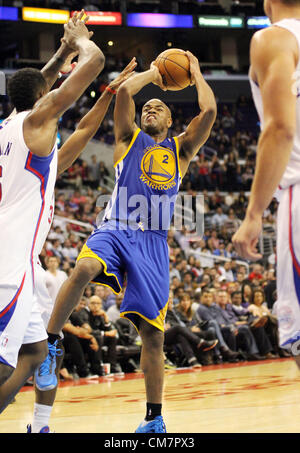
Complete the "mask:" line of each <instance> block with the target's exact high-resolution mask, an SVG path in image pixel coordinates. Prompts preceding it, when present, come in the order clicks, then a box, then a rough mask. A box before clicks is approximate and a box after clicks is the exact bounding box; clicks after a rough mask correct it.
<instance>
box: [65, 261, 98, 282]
mask: <svg viewBox="0 0 300 453" xmlns="http://www.w3.org/2000/svg"><path fill="white" fill-rule="evenodd" d="M101 272H102V264H101V263H100V262H99V261H98V260H96V259H93V258H82V259H81V260H79V261H78V262H77V264H76V266H75V268H74V270H73V272H72V274H71V280H72V281H73V282H74V283H75V284H77V285H79V286H85V285H87V284H88V283H89V282H90V281H91V280H92V279H93V278H94V277H95V276H96V275H98V274H100V273H101Z"/></svg>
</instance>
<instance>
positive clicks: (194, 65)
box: [185, 50, 201, 86]
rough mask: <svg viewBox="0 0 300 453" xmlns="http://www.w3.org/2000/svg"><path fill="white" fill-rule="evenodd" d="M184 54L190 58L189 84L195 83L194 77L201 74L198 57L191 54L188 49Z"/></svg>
mask: <svg viewBox="0 0 300 453" xmlns="http://www.w3.org/2000/svg"><path fill="white" fill-rule="evenodd" d="M185 53H186V56H187V57H188V59H189V60H190V73H191V83H190V85H191V86H192V85H195V78H196V77H200V76H201V69H200V65H199V61H198V58H197V57H195V55H193V54H192V52H190V51H189V50H187V51H186V52H185Z"/></svg>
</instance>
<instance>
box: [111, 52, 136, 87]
mask: <svg viewBox="0 0 300 453" xmlns="http://www.w3.org/2000/svg"><path fill="white" fill-rule="evenodd" d="M136 66H137V61H136V58H135V57H133V58H132V60H131V61H130V62H129V63H128V65H127V66H126V68H124V69H123V71H122V72H121V73H120V74H119V75H118V77H116V78H115V79H114V80H113V81H112V82H110V84H109V88H111V89H112V90H117V89H118V88H119V87H120V85H121V84H122V83H123V82H125V80H127V79H129V77H132V76H133V75H134V69H135V68H136Z"/></svg>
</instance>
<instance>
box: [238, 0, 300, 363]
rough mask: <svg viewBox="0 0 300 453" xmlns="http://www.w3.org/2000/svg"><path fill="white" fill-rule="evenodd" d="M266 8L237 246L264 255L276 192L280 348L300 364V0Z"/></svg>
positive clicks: (255, 256) (257, 49)
mask: <svg viewBox="0 0 300 453" xmlns="http://www.w3.org/2000/svg"><path fill="white" fill-rule="evenodd" d="M264 8H265V12H266V14H267V16H268V17H269V18H270V21H271V24H272V25H271V26H270V27H269V28H266V29H264V30H261V31H259V32H257V33H255V34H254V36H253V38H252V41H251V48H250V60H251V66H250V71H249V76H250V83H251V88H252V94H253V99H254V102H255V105H256V109H257V112H258V115H259V117H260V121H261V128H262V132H261V135H260V137H259V141H258V149H257V160H256V170H255V176H254V180H253V184H252V188H251V194H250V199H249V204H248V208H247V212H246V216H245V220H244V222H243V223H242V225H241V227H240V228H239V230H238V231H237V232H236V234H235V235H234V237H233V244H234V246H235V248H236V251H237V252H238V254H239V255H240V256H242V257H244V258H246V259H249V260H253V261H255V260H259V259H261V258H262V256H261V254H259V253H258V252H257V249H256V246H257V243H258V239H259V236H260V234H261V231H262V216H263V213H264V211H265V209H267V207H268V205H269V204H270V202H271V200H272V198H273V196H276V197H277V198H278V200H279V207H278V213H277V304H276V315H277V318H278V323H279V337H280V338H279V340H280V346H281V347H287V348H288V347H290V346H291V345H292V346H291V350H292V352H293V354H294V355H296V356H297V357H296V361H297V363H298V366H299V367H300V361H299V339H300V265H299V262H300V261H299V260H300V241H299V234H300V203H299V197H300V0H265V2H264ZM275 192H276V193H275Z"/></svg>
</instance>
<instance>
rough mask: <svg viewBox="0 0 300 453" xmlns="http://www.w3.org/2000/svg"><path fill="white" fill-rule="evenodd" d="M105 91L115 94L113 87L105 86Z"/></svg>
mask: <svg viewBox="0 0 300 453" xmlns="http://www.w3.org/2000/svg"><path fill="white" fill-rule="evenodd" d="M105 91H108V92H109V93H111V94H116V90H114V89H113V88H110V87H109V86H107V87H106V88H105Z"/></svg>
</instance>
